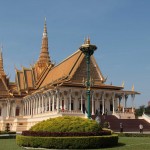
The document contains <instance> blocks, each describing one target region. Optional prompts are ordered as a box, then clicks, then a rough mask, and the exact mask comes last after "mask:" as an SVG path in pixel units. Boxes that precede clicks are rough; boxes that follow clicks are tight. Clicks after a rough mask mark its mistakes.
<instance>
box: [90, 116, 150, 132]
mask: <svg viewBox="0 0 150 150" xmlns="http://www.w3.org/2000/svg"><path fill="white" fill-rule="evenodd" d="M92 118H93V119H95V116H92ZM100 118H101V124H103V123H104V122H109V123H110V128H111V129H112V130H113V131H115V132H120V123H122V124H123V132H139V124H142V125H143V127H144V129H143V131H146V132H150V123H148V122H147V121H145V120H144V119H118V118H117V117H115V116H113V115H107V116H106V115H105V116H102V115H101V116H100Z"/></svg>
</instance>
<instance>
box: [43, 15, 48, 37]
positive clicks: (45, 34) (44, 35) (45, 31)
mask: <svg viewBox="0 0 150 150" xmlns="http://www.w3.org/2000/svg"><path fill="white" fill-rule="evenodd" d="M43 37H47V26H46V17H45V19H44V32H43Z"/></svg>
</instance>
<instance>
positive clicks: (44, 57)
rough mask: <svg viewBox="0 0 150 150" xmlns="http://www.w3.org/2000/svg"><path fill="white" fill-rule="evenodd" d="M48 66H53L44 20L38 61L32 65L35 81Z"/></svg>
mask: <svg viewBox="0 0 150 150" xmlns="http://www.w3.org/2000/svg"><path fill="white" fill-rule="evenodd" d="M48 66H51V67H52V66H53V64H52V62H51V60H50V56H49V51H48V34H47V26H46V18H45V19H44V30H43V35H42V45H41V51H40V55H39V59H38V61H37V62H36V63H35V65H34V70H35V72H36V75H35V76H36V77H35V78H36V79H35V80H38V79H39V77H40V75H41V73H42V72H43V70H44V69H45V68H47V67H48Z"/></svg>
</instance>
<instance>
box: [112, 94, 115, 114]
mask: <svg viewBox="0 0 150 150" xmlns="http://www.w3.org/2000/svg"><path fill="white" fill-rule="evenodd" d="M112 101H113V114H114V113H115V93H113V94H112Z"/></svg>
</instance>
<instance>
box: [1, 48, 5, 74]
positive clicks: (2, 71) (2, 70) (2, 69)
mask: <svg viewBox="0 0 150 150" xmlns="http://www.w3.org/2000/svg"><path fill="white" fill-rule="evenodd" d="M2 48H3V47H2V46H1V47H0V74H1V75H5V72H4V67H3V54H2Z"/></svg>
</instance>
